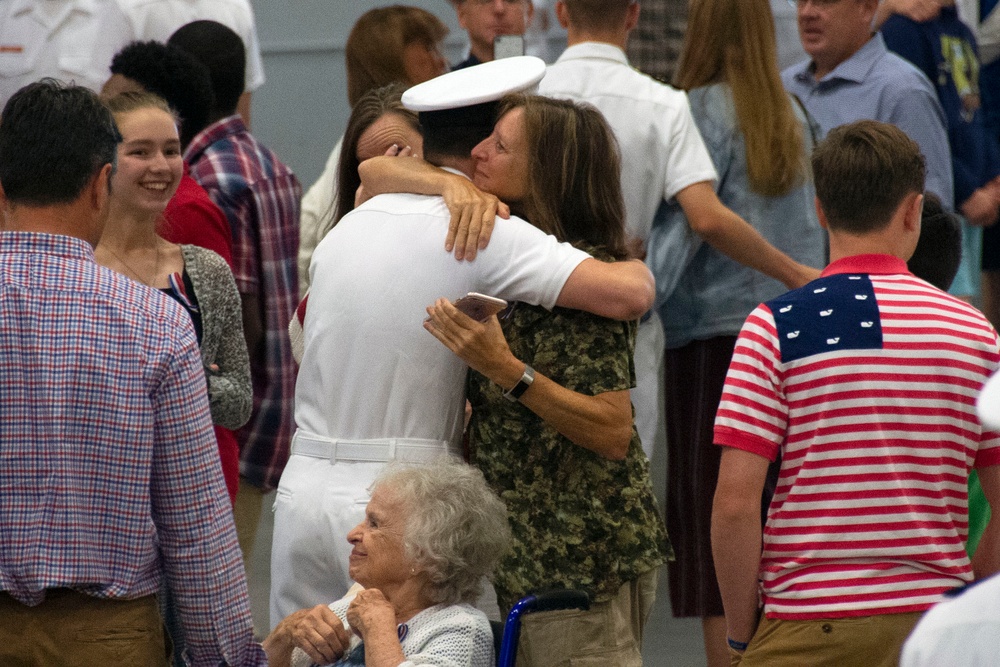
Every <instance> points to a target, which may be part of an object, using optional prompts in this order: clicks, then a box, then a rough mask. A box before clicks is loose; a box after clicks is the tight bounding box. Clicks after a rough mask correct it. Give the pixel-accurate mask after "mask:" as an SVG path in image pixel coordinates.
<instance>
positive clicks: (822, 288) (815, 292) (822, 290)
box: [813, 287, 826, 294]
mask: <svg viewBox="0 0 1000 667" xmlns="http://www.w3.org/2000/svg"><path fill="white" fill-rule="evenodd" d="M825 291H826V288H825V287H817V288H816V289H814V290H813V294H822V293H823V292H825Z"/></svg>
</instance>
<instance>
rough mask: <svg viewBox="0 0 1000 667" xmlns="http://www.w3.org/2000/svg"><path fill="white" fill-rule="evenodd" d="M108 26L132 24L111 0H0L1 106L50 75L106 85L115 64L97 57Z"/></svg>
mask: <svg viewBox="0 0 1000 667" xmlns="http://www.w3.org/2000/svg"><path fill="white" fill-rule="evenodd" d="M102 25H103V26H107V27H108V28H109V29H111V30H123V29H125V27H126V26H127V21H126V19H125V17H124V15H123V14H122V13H121V12H120V11H119V10H118V9H117V7H116V5H115V3H114V2H112V1H111V0H0V108H2V105H5V104H6V103H7V100H9V99H10V98H11V97H12V96H13V95H14V93H16V92H17V91H18V90H19V89H20V88H21V87H22V86H25V85H27V84H29V83H31V82H33V81H37V80H38V79H41V78H44V77H52V78H55V79H59V80H61V81H65V82H70V81H74V82H76V84H77V85H80V86H85V87H87V88H90V89H92V90H95V91H97V90H100V88H101V86H102V85H103V84H104V82H105V81H106V80H107V79H108V76H110V73H109V72H108V66H109V65H110V64H111V61H110V59H108V60H107V62H104V61H103V58H101V59H98V58H95V57H94V53H95V52H96V51H99V50H101V48H102V44H103V42H104V40H105V32H104V29H103V28H102Z"/></svg>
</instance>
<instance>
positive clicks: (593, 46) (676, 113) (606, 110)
mask: <svg viewBox="0 0 1000 667" xmlns="http://www.w3.org/2000/svg"><path fill="white" fill-rule="evenodd" d="M539 93H540V94H542V95H545V96H548V97H557V98H562V99H570V100H574V101H577V102H587V103H589V104H592V105H594V106H595V107H597V109H598V110H600V112H601V113H602V114H604V117H605V118H606V119H607V121H608V125H610V126H611V129H612V130H613V131H614V133H615V138H616V139H617V140H618V145H619V147H620V149H621V157H622V194H623V195H624V198H625V230H626V232H627V233H628V235H629V236H632V237H636V238H639V239H642V240H644V241H645V240H646V238H648V236H649V230H650V228H651V227H652V225H653V218H654V217H655V216H656V211H657V209H658V208H659V207H660V204H662V203H663V202H665V201H669V200H670V199H673V197H674V195H676V194H677V193H678V192H680V191H681V190H683V189H684V188H686V187H688V186H689V185H694V184H695V183H701V182H704V181H712V182H714V181H715V180H716V178H717V176H716V171H715V166H714V165H713V164H712V158H711V156H709V154H708V150H707V149H706V148H705V143H704V142H703V141H702V139H701V135H700V134H699V133H698V127H697V125H695V122H694V119H693V118H692V117H691V108H690V106H688V100H687V95H686V94H685V93H684V92H682V91H679V90H676V89H674V88H671V87H670V86H667V85H665V84H662V83H660V82H658V81H656V80H655V79H653V78H652V77H649V76H646V75H645V74H642V73H641V72H639V71H637V70H635V69H633V68H632V67H630V66H629V64H628V58H627V57H626V55H625V52H624V51H622V50H621V49H620V48H618V47H617V46H614V45H611V44H604V43H598V42H584V43H582V44H576V45H574V46H571V47H569V48H568V49H566V50H565V51H564V52H563V54H562V55H561V56H560V57H559V60H557V61H556V62H555V64H553V65H550V66H549V67H548V69H547V70H546V73H545V78H544V79H542V82H541V83H540V84H539ZM678 261H681V258H678ZM680 273H681V272H680V271H678V272H677V275H680ZM656 278H657V280H660V277H659V276H657V277H656ZM663 348H664V336H663V330H662V328H661V326H660V323H659V318H658V317H656V315H655V314H654V315H653V316H652V317H651V318H650V319H649V320H647V321H646V322H644V323H643V324H642V326H640V327H639V331H638V334H637V337H636V342H635V360H636V388H635V389H633V390H632V402H633V404H634V405H635V424H636V429H637V430H638V431H639V438H640V439H641V440H642V447H643V450H644V451H645V452H646V455H647V456H649V457H650V458H652V454H653V449H654V446H656V443H657V441H658V440H660V438H664V439H665V437H666V436H665V427H664V423H663V401H662V396H661V393H660V391H659V390H660V387H661V382H662V377H663ZM660 446H661V447H665V446H666V445H665V444H664V443H663V442H661V443H660Z"/></svg>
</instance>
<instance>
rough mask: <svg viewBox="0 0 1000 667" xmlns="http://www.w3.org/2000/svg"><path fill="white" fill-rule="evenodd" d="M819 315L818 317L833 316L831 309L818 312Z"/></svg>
mask: <svg viewBox="0 0 1000 667" xmlns="http://www.w3.org/2000/svg"><path fill="white" fill-rule="evenodd" d="M819 315H820V317H829V316H830V315H833V308H831V309H830V310H821V311H819Z"/></svg>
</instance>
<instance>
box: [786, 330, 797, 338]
mask: <svg viewBox="0 0 1000 667" xmlns="http://www.w3.org/2000/svg"><path fill="white" fill-rule="evenodd" d="M786 335H787V336H788V337H789V338H798V337H799V332H798V331H789V332H788V334H786Z"/></svg>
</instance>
